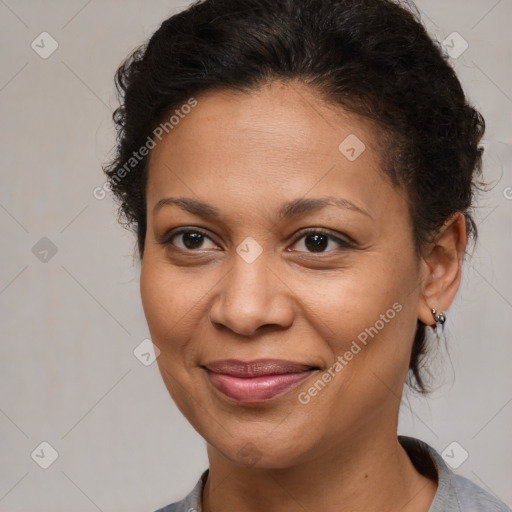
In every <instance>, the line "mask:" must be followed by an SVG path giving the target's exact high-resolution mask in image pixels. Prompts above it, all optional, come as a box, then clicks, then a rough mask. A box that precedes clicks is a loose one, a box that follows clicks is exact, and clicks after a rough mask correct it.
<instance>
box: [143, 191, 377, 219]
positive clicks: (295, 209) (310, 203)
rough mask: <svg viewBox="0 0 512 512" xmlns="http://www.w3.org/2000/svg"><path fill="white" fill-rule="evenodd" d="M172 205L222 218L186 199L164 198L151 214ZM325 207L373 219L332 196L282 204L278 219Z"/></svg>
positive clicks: (209, 208)
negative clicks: (332, 207)
mask: <svg viewBox="0 0 512 512" xmlns="http://www.w3.org/2000/svg"><path fill="white" fill-rule="evenodd" d="M173 204H174V205H176V206H179V207H180V208H181V209H182V210H185V211H187V212H189V213H191V214H193V215H197V216H199V217H204V218H217V219H218V218H221V217H222V214H221V213H220V211H219V210H218V209H217V208H215V207H214V206H211V205H209V204H208V203H205V202H203V201H199V200H197V199H191V198H187V197H165V198H163V199H160V200H159V201H158V202H157V203H156V204H155V206H154V207H153V214H156V213H157V212H158V211H159V210H160V209H161V208H163V207H164V206H169V205H173ZM326 206H336V207H338V208H340V209H342V210H350V211H354V212H357V213H361V214H363V215H366V216H367V217H369V218H370V219H373V217H372V216H371V215H370V214H369V213H368V212H367V211H366V210H363V209H362V208H360V207H359V206H356V205H355V204H354V203H352V202H351V201H349V200H347V199H342V198H339V197H332V196H329V197H322V198H299V199H294V200H293V201H289V202H287V203H284V204H283V205H282V206H281V208H280V209H279V218H281V219H283V218H287V217H296V216H299V215H303V214H305V213H311V212H314V211H318V210H321V209H322V208H325V207H326Z"/></svg>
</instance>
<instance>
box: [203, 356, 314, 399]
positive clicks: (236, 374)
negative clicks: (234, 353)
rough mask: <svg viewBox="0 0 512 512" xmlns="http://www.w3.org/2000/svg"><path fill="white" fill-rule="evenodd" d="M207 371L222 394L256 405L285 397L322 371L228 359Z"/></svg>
mask: <svg viewBox="0 0 512 512" xmlns="http://www.w3.org/2000/svg"><path fill="white" fill-rule="evenodd" d="M205 369H206V370H207V374H208V377H209V379H210V382H211V383H212V385H213V386H214V387H215V388H216V389H217V390H218V391H220V392H221V393H223V394H224V395H225V396H227V397H228V398H230V399H232V400H235V401H236V402H240V403H246V404H253V403H258V402H263V401H266V400H270V399H272V398H275V397H277V396H278V395H281V394H284V393H285V392H286V391H289V390H291V389H292V388H293V387H295V386H297V385H298V384H299V383H300V382H302V381H303V380H305V379H307V378H308V377H309V376H310V375H311V373H312V372H314V371H316V370H317V369H318V368H316V367H312V366H310V365H305V364H299V363H293V362H291V361H282V360H278V359H261V360H257V361H249V362H244V361H238V360H235V359H228V360H224V361H214V362H212V363H208V364H206V365H205Z"/></svg>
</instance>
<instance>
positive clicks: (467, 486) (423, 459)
mask: <svg viewBox="0 0 512 512" xmlns="http://www.w3.org/2000/svg"><path fill="white" fill-rule="evenodd" d="M398 440H399V442H400V444H401V445H402V446H403V448H404V449H405V451H406V452H407V454H408V455H409V457H410V459H411V461H412V463H413V464H414V465H415V466H416V468H417V469H418V471H419V472H420V473H422V474H424V475H425V476H428V477H430V478H435V479H437V483H438V488H437V492H436V495H435V498H434V501H433V503H432V506H431V507H430V510H429V512H510V508H509V507H507V505H505V503H503V502H502V501H500V500H499V499H498V498H496V497H495V496H493V495H492V494H490V493H489V492H487V491H486V490H484V489H482V488H481V487H479V486H478V485H476V484H475V483H474V482H472V481H471V480H469V479H467V478H465V477H463V476H460V475H457V474H455V473H454V472H453V471H452V470H451V469H450V467H449V466H448V465H447V464H446V462H445V461H444V459H443V457H442V456H441V455H440V454H439V453H438V452H437V451H436V450H435V449H434V448H432V447H431V446H429V445H428V444H427V443H425V442H423V441H420V440H419V439H415V438H412V437H407V436H398Z"/></svg>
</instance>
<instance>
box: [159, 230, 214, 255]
mask: <svg viewBox="0 0 512 512" xmlns="http://www.w3.org/2000/svg"><path fill="white" fill-rule="evenodd" d="M208 242H210V244H211V245H210V247H208ZM162 243H163V244H164V245H166V246H174V247H177V248H178V249H182V250H183V251H194V250H198V249H212V248H213V249H215V248H217V245H216V244H215V243H214V242H213V241H212V240H211V238H210V237H209V236H207V235H206V233H204V232H202V231H198V230H195V229H183V230H180V231H178V232H175V233H171V234H170V235H168V236H166V237H165V239H164V240H163V242H162Z"/></svg>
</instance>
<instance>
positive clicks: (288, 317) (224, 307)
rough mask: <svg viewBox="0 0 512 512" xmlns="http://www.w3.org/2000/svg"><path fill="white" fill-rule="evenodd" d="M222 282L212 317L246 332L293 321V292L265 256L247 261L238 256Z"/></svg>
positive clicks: (215, 320)
mask: <svg viewBox="0 0 512 512" xmlns="http://www.w3.org/2000/svg"><path fill="white" fill-rule="evenodd" d="M236 260H237V261H236V262H235V263H234V265H233V268H232V270H231V271H230V272H229V273H228V274H227V275H226V276H225V277H224V279H222V280H221V282H220V283H219V285H218V286H219V287H220V289H218V290H217V291H218V293H217V294H216V300H215V302H214V303H213V305H212V306H211V308H210V321H211V322H212V324H213V325H214V326H216V327H219V326H222V327H224V328H227V329H229V330H231V331H233V332H235V333H237V334H239V335H242V336H253V335H255V334H257V333H258V331H262V330H263V329H264V328H267V329H268V328H270V327H271V326H272V327H273V328H276V329H285V328H287V327H289V326H290V325H291V324H292V322H293V293H292V291H291V290H290V288H289V287H288V286H287V285H286V284H285V283H284V282H283V281H282V280H281V279H280V277H279V275H278V274H277V273H276V272H275V271H274V270H272V269H271V268H269V267H268V266H267V262H266V260H265V259H264V258H261V257H260V258H258V259H257V260H256V261H255V262H253V263H246V262H245V261H244V260H242V259H241V258H239V257H238V256H237V257H236Z"/></svg>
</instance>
